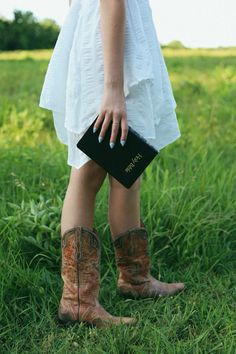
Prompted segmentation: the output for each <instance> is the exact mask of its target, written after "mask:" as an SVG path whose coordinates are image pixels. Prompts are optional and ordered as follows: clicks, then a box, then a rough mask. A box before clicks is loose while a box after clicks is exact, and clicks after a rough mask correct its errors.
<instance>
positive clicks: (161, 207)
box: [0, 49, 236, 354]
mask: <svg viewBox="0 0 236 354" xmlns="http://www.w3.org/2000/svg"><path fill="white" fill-rule="evenodd" d="M163 53H164V55H165V58H166V64H167V67H168V70H169V74H170V78H171V82H172V85H173V89H174V94H175V98H176V101H177V104H178V106H177V115H178V119H179V125H180V129H181V133H182V136H181V137H180V139H178V140H177V141H176V142H174V143H172V144H170V145H169V146H167V147H166V148H164V149H163V150H162V151H161V153H160V155H159V156H158V157H157V159H155V161H153V163H152V164H151V165H149V166H148V168H147V169H146V170H145V172H144V175H143V184H142V188H141V212H142V216H143V220H144V222H145V224H146V227H147V229H148V232H149V239H150V251H151V254H152V270H151V271H152V275H154V276H155V277H157V278H158V279H160V280H163V281H169V282H171V281H184V282H185V283H186V286H187V289H186V291H185V292H184V293H182V294H179V295H177V296H175V297H169V298H160V299H158V300H153V299H145V300H132V299H123V298H121V297H120V296H119V295H118V294H117V293H116V279H117V275H118V273H117V270H116V268H115V260H114V251H113V249H112V244H111V239H110V235H109V225H108V220H107V196H108V194H107V193H108V180H106V181H105V183H104V184H103V186H102V188H101V190H100V191H99V193H98V195H97V200H96V213H95V226H96V228H97V229H98V232H99V234H100V237H101V239H102V264H101V290H100V302H101V304H102V305H103V306H104V307H105V308H106V310H107V311H109V312H110V313H112V314H114V315H126V316H129V315H133V316H136V317H137V318H138V319H139V322H138V325H136V326H135V327H129V328H128V327H126V326H124V327H123V326H119V327H115V328H110V329H100V330H98V329H96V328H93V329H88V328H87V326H85V325H84V324H82V323H77V324H76V325H75V326H73V327H70V328H68V329H67V328H63V327H60V326H59V325H58V324H57V308H58V303H59V299H60V296H61V290H62V280H61V278H60V265H61V263H60V261H61V259H60V254H61V253H60V234H59V229H60V213H61V207H62V202H63V198H64V195H65V192H66V187H67V183H68V178H69V172H70V167H69V166H68V165H67V163H66V161H67V148H66V146H65V145H62V144H61V143H60V142H59V141H58V140H57V138H56V135H55V131H54V127H53V120H52V116H51V112H50V111H47V110H45V109H42V108H39V107H38V101H39V94H40V90H41V88H42V83H43V78H44V74H45V71H46V68H47V64H48V60H49V58H50V55H51V51H50V50H49V51H48V50H47V51H32V52H13V53H10V52H9V53H0V161H1V186H0V188H1V206H0V208H1V219H0V223H1V225H0V226H1V227H0V233H1V248H0V328H1V329H0V348H1V349H0V352H1V354H3V353H24V354H25V353H96V354H98V353H109V354H110V353H112V354H113V353H125V354H126V353H138V354H147V353H161V354H165V353H166V354H172V353H178V354H182V353H194V354H195V353H220V354H222V353H223V354H224V353H226V354H229V353H232V354H235V353H236V312H235V304H236V302H235V301H236V289H235V281H236V274H235V269H236V262H235V259H236V252H235V250H236V247H235V235H236V212H235V211H236V193H235V188H236V159H235V150H236V130H235V128H236V124H235V118H236V105H235V97H236V64H235V63H236V49H225V50H223V49H222V50H205V49H204V50H200V49H199V50H182V49H181V50H170V49H165V50H163Z"/></svg>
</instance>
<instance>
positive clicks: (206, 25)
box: [0, 0, 236, 48]
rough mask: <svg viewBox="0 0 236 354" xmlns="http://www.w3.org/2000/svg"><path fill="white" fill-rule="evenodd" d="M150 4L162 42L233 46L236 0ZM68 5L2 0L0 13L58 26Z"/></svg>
mask: <svg viewBox="0 0 236 354" xmlns="http://www.w3.org/2000/svg"><path fill="white" fill-rule="evenodd" d="M72 1H73V0H72ZM82 1H86V0H82ZM94 1H99V0H94ZM127 1H134V0H127ZM149 3H150V6H151V9H152V16H153V20H154V24H155V28H156V31H157V35H158V38H159V41H160V42H161V44H167V43H169V42H170V41H172V40H179V41H181V42H182V43H183V44H184V45H185V46H187V47H191V48H194V47H218V46H223V47H226V46H236V0H178V1H176V0H149ZM68 8H69V0H50V1H48V0H2V1H1V4H0V15H1V16H4V17H6V18H9V19H11V18H12V17H13V15H12V13H13V10H14V9H18V10H23V11H26V10H29V11H32V12H33V13H34V15H35V17H37V18H38V19H39V20H41V19H43V18H52V19H54V20H55V21H56V22H57V23H58V24H59V25H60V26H61V25H62V24H63V22H64V19H65V17H66V14H67V10H68Z"/></svg>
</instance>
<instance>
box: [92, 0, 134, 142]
mask: <svg viewBox="0 0 236 354" xmlns="http://www.w3.org/2000/svg"><path fill="white" fill-rule="evenodd" d="M100 14H101V16H100V18H101V36H102V46H103V59H104V61H103V62H104V92H103V93H104V95H103V102H102V106H101V112H100V114H99V117H98V119H97V120H96V123H95V124H94V126H95V127H96V128H98V127H99V125H100V124H101V123H102V122H103V124H102V129H101V131H100V136H101V137H104V135H105V132H106V130H107V127H108V126H109V124H110V121H111V120H112V121H113V124H112V133H111V138H110V142H115V140H116V136H117V133H118V130H119V124H120V123H121V128H122V135H121V140H126V137H127V133H128V124H127V115H126V107H125V97H124V91H123V82H124V80H123V60H124V30H125V15H126V14H125V0H100ZM112 118H113V119H112Z"/></svg>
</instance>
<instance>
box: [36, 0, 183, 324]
mask: <svg viewBox="0 0 236 354" xmlns="http://www.w3.org/2000/svg"><path fill="white" fill-rule="evenodd" d="M39 105H40V107H43V108H47V109H50V110H52V112H53V118H54V124H55V129H56V133H57V136H58V138H59V140H60V141H61V142H62V143H64V144H66V145H68V161H67V163H68V165H70V166H71V173H70V180H69V184H68V188H67V191H66V195H65V200H64V204H63V208H62V216H61V245H62V268H61V276H62V279H63V281H64V287H63V293H62V297H61V301H60V305H59V309H58V316H59V319H60V320H61V321H63V322H74V321H82V322H85V323H86V324H90V325H95V326H97V327H105V326H110V325H112V324H120V323H121V322H123V323H125V324H128V325H130V324H135V323H136V322H137V320H136V319H135V318H132V317H117V316H113V315H111V314H110V313H108V312H107V311H106V310H105V309H104V307H103V306H102V305H101V304H100V303H99V301H98V296H99V286H100V253H101V242H100V237H99V235H98V233H97V230H96V229H95V228H94V227H93V220H94V205H95V200H96V195H97V193H98V191H99V189H100V188H101V186H102V184H103V182H104V179H105V178H106V175H107V172H106V171H105V170H104V169H103V168H101V167H100V166H99V165H98V164H96V163H95V162H94V161H93V160H92V159H90V158H89V157H88V156H87V155H86V154H84V153H83V152H82V151H81V150H79V149H78V148H77V147H76V143H77V142H78V140H79V139H80V138H81V136H82V135H83V134H84V132H85V131H86V129H87V128H88V127H89V125H90V124H91V123H92V121H93V120H94V118H95V117H96V116H97V115H98V119H97V120H96V122H95V124H94V130H96V129H98V128H100V127H101V131H100V141H101V140H102V138H103V137H104V135H105V134H106V130H107V127H108V126H109V123H110V121H111V120H112V132H111V136H110V147H111V148H112V147H113V146H114V144H115V143H116V144H119V143H121V144H124V143H125V141H126V139H127V133H128V125H130V126H132V128H134V129H135V130H137V131H138V132H139V133H140V134H142V135H143V136H144V137H145V138H146V139H147V140H148V141H149V143H151V144H153V146H154V147H155V148H156V149H158V150H160V149H161V148H163V147H164V146H166V145H167V144H169V143H171V142H173V141H174V140H176V139H177V138H178V137H180V131H179V127H178V122H177V117H176V114H175V108H176V102H175V99H174V97H173V92H172V88H171V84H170V81H169V77H168V72H167V69H166V65H165V62H164V59H163V56H162V53H161V49H160V45H159V42H158V39H157V35H156V32H155V27H154V24H153V20H152V12H151V8H150V5H149V1H148V0H126V1H125V0H96V1H94V0H86V1H82V0H73V2H72V4H71V7H70V9H69V12H68V14H67V16H66V19H65V22H64V24H63V26H62V28H61V31H60V34H59V37H58V40H57V43H56V46H55V48H54V51H53V55H52V57H51V60H50V63H49V66H48V70H47V73H46V76H45V81H44V85H43V89H42V93H41V97H40V103H39ZM119 126H120V127H121V129H122V134H121V139H120V141H116V136H117V133H118V129H119ZM108 178H109V185H110V190H109V213H108V218H109V225H110V231H111V237H112V241H113V245H114V251H115V257H116V265H117V267H118V269H119V279H118V282H117V287H118V289H119V291H120V292H121V293H122V294H125V295H126V296H131V297H135V298H138V297H142V298H145V297H153V298H154V297H157V296H163V295H171V294H175V293H177V292H178V291H180V290H182V289H183V288H184V284H183V283H172V284H168V283H163V282H160V281H158V280H157V279H155V278H154V277H153V276H152V275H151V274H150V255H149V250H148V235H147V230H146V228H145V226H144V223H143V221H142V219H141V217H140V205H139V193H140V185H141V177H140V178H138V179H137V180H136V182H135V183H134V184H133V185H132V187H131V188H129V189H127V188H125V187H124V186H123V185H121V184H120V183H119V182H118V181H117V180H116V179H115V178H113V177H112V176H111V175H109V174H108Z"/></svg>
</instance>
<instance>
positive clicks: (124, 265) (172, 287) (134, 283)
mask: <svg viewBox="0 0 236 354" xmlns="http://www.w3.org/2000/svg"><path fill="white" fill-rule="evenodd" d="M112 239H113V245H114V249H115V257H116V265H117V267H118V269H119V272H120V273H119V278H118V281H117V287H118V290H119V292H120V293H121V294H122V295H125V296H129V297H133V298H137V297H140V298H146V297H154V298H155V297H158V296H164V295H173V294H175V293H177V292H179V291H180V290H183V289H184V287H185V285H184V283H163V282H161V281H159V280H157V279H155V278H154V277H153V276H152V275H151V274H150V255H149V248H148V234H147V230H146V229H145V226H144V223H143V221H142V219H140V227H135V228H130V229H128V230H127V231H125V232H122V233H120V234H118V235H112Z"/></svg>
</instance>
